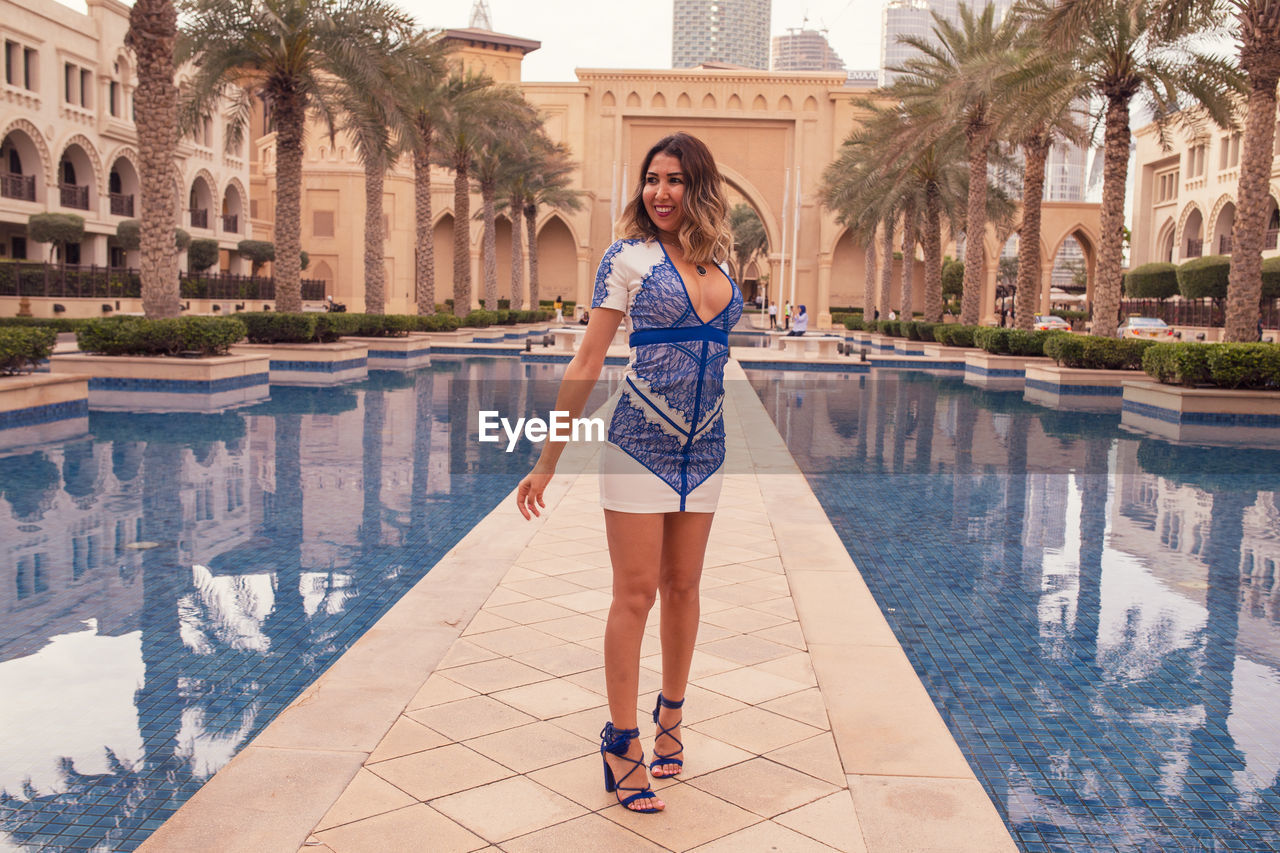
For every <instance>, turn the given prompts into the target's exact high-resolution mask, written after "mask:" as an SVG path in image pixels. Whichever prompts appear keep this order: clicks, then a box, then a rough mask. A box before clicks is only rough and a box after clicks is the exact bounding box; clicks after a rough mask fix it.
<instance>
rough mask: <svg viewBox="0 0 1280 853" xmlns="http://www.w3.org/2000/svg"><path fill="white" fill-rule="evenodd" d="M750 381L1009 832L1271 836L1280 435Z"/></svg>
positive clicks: (1240, 841) (1024, 843)
mask: <svg viewBox="0 0 1280 853" xmlns="http://www.w3.org/2000/svg"><path fill="white" fill-rule="evenodd" d="M751 379H752V383H753V385H754V386H755V388H756V391H757V392H758V394H759V395H760V398H761V399H762V400H763V401H764V403H765V406H766V408H768V409H769V411H770V413H771V415H772V416H773V418H774V421H775V423H776V424H778V426H779V429H780V431H781V432H782V434H783V437H784V439H785V440H786V442H787V445H788V447H789V448H790V450H791V452H792V454H793V455H794V456H795V458H796V461H797V463H798V464H799V465H800V467H801V469H802V470H803V471H804V473H805V475H806V477H807V478H808V481H809V483H810V485H811V486H812V488H813V489H814V491H815V493H816V494H817V496H818V498H819V500H820V501H821V503H822V506H823V507H824V509H825V510H826V512H827V514H828V516H829V517H830V518H831V521H832V523H833V524H834V525H835V527H836V529H837V530H838V531H839V533H840V536H841V537H842V539H843V541H844V543H845V545H846V547H847V548H848V549H849V553H850V554H851V555H852V557H853V559H854V561H855V562H856V563H857V565H858V567H859V568H860V570H861V572H862V574H863V576H864V577H865V578H866V581H867V583H868V585H869V586H870V588H871V591H872V592H873V594H874V595H875V597H876V600H877V601H878V603H879V605H880V608H881V610H882V612H883V613H884V614H885V616H886V618H887V619H888V620H889V623H890V624H891V625H892V626H893V629H894V632H895V633H896V635H897V636H898V639H899V640H900V642H901V643H902V645H903V647H904V649H905V650H906V653H907V655H908V656H909V657H910V659H911V661H912V664H913V665H914V667H915V669H916V671H917V672H918V673H919V675H920V677H921V679H922V680H923V681H924V683H925V686H926V687H927V688H928V690H929V693H930V695H931V696H932V697H933V699H934V702H935V704H936V705H937V707H938V710H939V711H940V712H941V714H942V716H943V718H944V719H945V720H946V722H947V725H948V726H949V727H950V729H951V731H952V733H953V734H954V735H955V737H956V739H957V741H958V742H959V744H960V746H961V748H962V749H963V751H964V753H965V755H966V756H967V757H968V759H969V762H970V764H971V765H972V766H973V768H974V770H975V771H976V772H977V775H978V778H979V779H980V780H981V781H982V784H983V785H984V786H985V788H986V790H987V792H988V793H989V794H990V796H991V798H992V800H993V801H994V802H995V804H996V807H997V808H998V809H999V811H1000V813H1001V815H1002V816H1003V817H1004V818H1005V820H1006V822H1007V823H1008V825H1009V827H1010V828H1011V830H1012V831H1013V833H1014V836H1015V838H1016V839H1017V841H1018V843H1019V844H1020V846H1021V848H1022V849H1023V850H1025V851H1050V850H1052V851H1125V853H1130V851H1132V852H1133V853H1137V851H1142V852H1143V853H1146V851H1175V850H1179V851H1180V850H1195V851H1226V850H1280V775H1278V774H1280V722H1278V719H1280V580H1278V577H1277V575H1278V574H1280V571H1278V568H1277V567H1278V565H1280V453H1277V452H1275V451H1258V450H1254V451H1248V450H1226V449H1210V448H1200V447H1178V446H1174V445H1171V444H1168V443H1166V442H1163V441H1159V440H1155V439H1150V438H1143V437H1140V436H1138V435H1135V434H1131V433H1128V432H1125V431H1122V430H1121V429H1120V428H1119V417H1118V415H1098V414H1064V413H1058V412H1053V411H1050V410H1047V409H1043V408H1040V407H1037V406H1035V405H1032V404H1029V403H1025V402H1024V401H1023V400H1022V397H1021V392H1014V393H992V392H986V391H981V390H978V389H975V388H972V387H969V386H966V385H964V384H963V383H962V382H961V381H960V380H959V379H950V378H934V377H930V376H926V375H923V374H907V373H895V372H891V371H890V372H875V373H873V374H872V376H871V377H869V378H857V379H853V380H851V381H850V380H838V379H830V378H823V377H822V375H821V374H810V375H808V376H807V377H779V376H777V375H769V374H768V373H764V372H754V371H753V372H752V373H751Z"/></svg>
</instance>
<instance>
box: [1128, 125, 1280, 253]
mask: <svg viewBox="0 0 1280 853" xmlns="http://www.w3.org/2000/svg"><path fill="white" fill-rule="evenodd" d="M1277 129H1280V116H1278V117H1277ZM1134 139H1135V140H1136V142H1137V151H1136V154H1135V156H1136V166H1135V182H1134V193H1133V196H1134V200H1133V223H1132V234H1133V236H1132V248H1131V252H1130V265H1131V266H1138V265H1139V264H1145V263H1150V262H1152V261H1165V262H1170V263H1175V264H1177V263H1181V262H1183V261H1186V260H1189V259H1191V258H1198V257H1201V256H1202V255H1229V254H1231V228H1232V225H1233V224H1234V223H1235V214H1236V187H1237V185H1238V184H1239V182H1240V157H1241V155H1242V153H1243V152H1242V150H1241V149H1242V144H1243V143H1242V139H1241V135H1240V133H1239V131H1230V130H1223V129H1222V128H1219V127H1218V126H1217V125H1215V124H1213V123H1211V122H1206V123H1205V124H1204V125H1203V126H1202V127H1201V128H1199V129H1197V130H1187V129H1182V128H1179V129H1175V130H1174V131H1173V132H1172V133H1171V134H1170V143H1171V147H1170V148H1169V149H1168V150H1165V149H1164V148H1163V147H1162V146H1161V144H1160V139H1159V135H1158V133H1157V129H1156V126H1155V125H1154V124H1152V125H1148V126H1147V127H1144V128H1142V129H1141V130H1139V131H1137V132H1136V133H1135V134H1134ZM1270 184H1271V199H1270V205H1269V209H1268V212H1267V233H1266V237H1265V239H1264V241H1263V252H1262V254H1263V257H1274V256H1275V255H1277V254H1280V251H1277V242H1276V235H1277V234H1278V233H1280V210H1278V209H1277V200H1280V133H1277V134H1276V148H1275V151H1274V157H1273V159H1272V163H1271V181H1270Z"/></svg>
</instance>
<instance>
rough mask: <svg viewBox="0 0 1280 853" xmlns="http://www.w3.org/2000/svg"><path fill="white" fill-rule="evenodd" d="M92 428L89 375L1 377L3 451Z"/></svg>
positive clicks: (0, 439)
mask: <svg viewBox="0 0 1280 853" xmlns="http://www.w3.org/2000/svg"><path fill="white" fill-rule="evenodd" d="M88 431H89V377H88V376H86V375H82V374H60V375H53V374H49V373H36V374H29V375H26V376H0V451H9V450H14V449H17V448H21V447H26V446H29V445H36V444H42V443H44V442H49V441H64V440H66V439H69V438H76V437H78V436H81V435H84V434H85V433H87V432H88Z"/></svg>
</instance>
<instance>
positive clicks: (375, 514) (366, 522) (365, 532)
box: [359, 388, 387, 554]
mask: <svg viewBox="0 0 1280 853" xmlns="http://www.w3.org/2000/svg"><path fill="white" fill-rule="evenodd" d="M386 409H387V400H386V396H385V394H384V392H382V391H379V390H375V389H372V388H370V389H367V390H366V391H365V392H364V437H363V440H362V441H363V453H362V454H361V460H362V461H361V473H362V476H361V481H362V483H363V485H364V489H363V497H364V499H363V502H362V508H363V512H362V513H361V517H360V533H359V538H360V547H361V549H362V550H363V551H364V553H365V554H369V553H372V552H373V551H374V550H376V549H377V548H378V546H379V545H381V544H382V428H383V425H384V424H385V423H386Z"/></svg>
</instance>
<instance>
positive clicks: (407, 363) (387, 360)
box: [342, 333, 431, 370]
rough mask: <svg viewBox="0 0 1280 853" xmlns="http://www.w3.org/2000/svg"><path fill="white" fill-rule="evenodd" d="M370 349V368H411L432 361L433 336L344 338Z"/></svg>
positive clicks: (413, 334) (412, 334)
mask: <svg viewBox="0 0 1280 853" xmlns="http://www.w3.org/2000/svg"><path fill="white" fill-rule="evenodd" d="M342 340H343V341H346V342H347V343H352V344H362V345H364V346H366V347H368V349H369V360H368V367H369V369H370V370H409V369H412V368H414V367H423V366H424V365H428V364H430V363H431V338H429V337H428V336H426V335H425V334H422V333H411V334H409V335H407V336H405V337H402V338H343V339H342Z"/></svg>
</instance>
